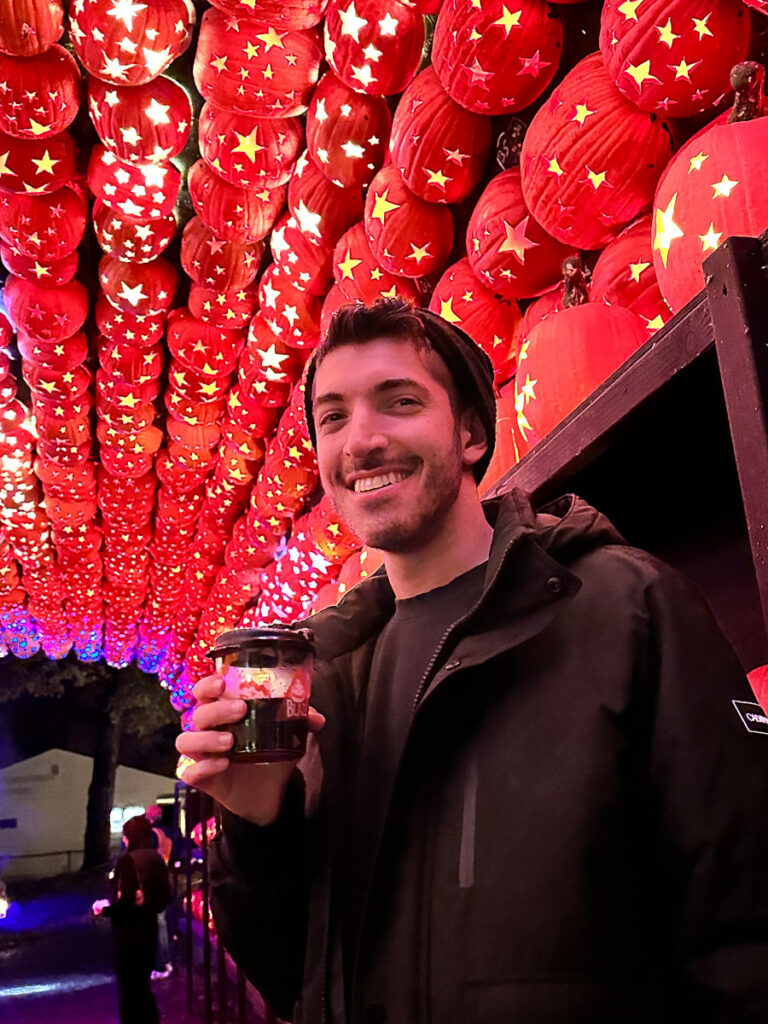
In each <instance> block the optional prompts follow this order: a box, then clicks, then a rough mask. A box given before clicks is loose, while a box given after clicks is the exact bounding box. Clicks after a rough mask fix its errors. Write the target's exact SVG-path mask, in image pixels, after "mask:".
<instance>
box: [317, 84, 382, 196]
mask: <svg viewBox="0 0 768 1024" xmlns="http://www.w3.org/2000/svg"><path fill="white" fill-rule="evenodd" d="M391 126H392V117H391V115H390V113H389V107H388V106H387V104H386V102H385V100H383V99H382V98H381V97H379V96H366V95H363V94H361V93H359V92H355V90H354V89H350V87H349V86H348V85H345V84H344V83H343V82H342V81H340V80H339V79H338V78H337V77H336V75H334V73H333V72H332V71H328V72H326V74H324V75H323V77H322V78H321V79H320V81H319V82H318V84H317V88H316V89H315V92H314V94H313V96H312V102H311V103H310V105H309V110H308V111H307V150H308V152H309V155H310V156H311V157H312V160H313V161H314V163H315V164H316V165H317V167H319V168H320V170H321V171H322V172H323V174H324V175H325V176H326V177H327V178H330V179H331V181H332V182H333V183H334V185H338V186H339V187H340V188H366V187H367V186H368V185H370V183H371V181H372V180H373V176H374V175H375V174H376V172H377V171H378V169H379V168H380V167H381V165H382V164H383V163H384V158H385V156H386V151H387V140H388V139H389V133H390V129H391Z"/></svg>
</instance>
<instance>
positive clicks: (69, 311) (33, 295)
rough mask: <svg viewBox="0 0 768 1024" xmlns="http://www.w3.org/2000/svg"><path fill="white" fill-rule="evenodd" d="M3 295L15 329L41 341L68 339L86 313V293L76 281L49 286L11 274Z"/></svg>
mask: <svg viewBox="0 0 768 1024" xmlns="http://www.w3.org/2000/svg"><path fill="white" fill-rule="evenodd" d="M3 294H4V297H5V305H6V307H7V309H8V316H9V317H10V319H11V322H12V323H13V324H14V326H15V327H16V329H17V330H20V331H24V332H25V333H26V334H28V335H29V336H30V337H31V338H40V339H41V340H42V341H63V340H64V339H65V338H71V337H72V335H73V334H76V333H77V332H78V331H79V330H80V328H81V327H82V326H83V324H84V323H85V318H86V316H87V315H88V293H87V292H86V290H85V288H83V286H82V285H81V284H80V283H79V282H78V281H70V282H69V284H63V285H60V286H59V287H57V288H52V287H50V286H47V285H45V284H40V283H34V282H32V281H22V280H21V279H20V278H18V277H14V276H13V275H11V276H9V277H8V278H7V279H6V282H5V290H4V293H3Z"/></svg>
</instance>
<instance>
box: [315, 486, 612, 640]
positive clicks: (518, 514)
mask: <svg viewBox="0 0 768 1024" xmlns="http://www.w3.org/2000/svg"><path fill="white" fill-rule="evenodd" d="M483 507H484V510H485V513H486V516H487V518H488V521H489V522H490V523H491V525H492V526H493V528H494V536H493V542H492V544H491V552H490V555H489V559H488V571H487V573H486V580H487V581H490V580H492V579H494V578H495V577H496V575H497V573H498V572H499V570H500V569H501V567H502V565H503V564H504V563H505V561H507V560H508V559H509V557H510V552H511V551H512V549H513V548H515V547H517V546H519V545H524V544H526V543H528V544H530V543H535V544H537V545H538V546H539V547H540V548H542V549H543V550H544V551H546V552H547V554H548V555H550V557H551V558H554V559H555V560H556V561H558V562H560V563H561V564H562V565H563V566H566V565H568V564H569V563H571V562H573V561H574V560H575V559H576V558H578V557H580V556H581V555H584V554H586V553H587V552H589V551H591V550H593V549H594V548H597V547H603V546H605V545H609V544H626V541H625V540H624V538H623V537H622V536H621V534H620V533H619V532H618V530H616V528H615V527H614V526H613V525H612V523H611V522H610V521H609V520H608V519H607V518H606V517H605V516H604V515H603V514H602V513H600V512H598V511H597V509H595V508H593V507H592V506H591V505H589V504H588V503H587V502H586V501H582V499H581V498H578V497H576V495H574V494H566V495H564V496H563V497H561V498H557V499H556V500H555V501H552V502H550V503H548V504H547V505H544V506H542V507H541V508H540V509H539V510H538V511H534V509H533V507H532V505H531V501H530V498H529V496H528V495H527V494H525V493H524V492H523V491H520V490H516V489H513V490H511V491H509V492H508V493H506V494H504V495H502V496H501V497H500V498H495V499H493V500H491V501H489V502H485V503H484V506H483ZM394 609H395V597H394V594H393V593H392V588H391V587H390V585H389V580H388V579H387V576H386V573H385V571H384V569H383V568H382V569H379V570H378V571H377V572H376V573H374V575H373V576H371V577H370V578H369V579H367V580H363V581H362V582H361V583H359V584H358V585H357V586H356V587H354V588H353V589H352V590H350V591H349V593H348V594H347V595H346V596H345V597H344V598H343V600H342V601H341V602H340V604H338V605H336V606H332V607H330V608H325V609H323V610H322V611H321V612H318V613H317V614H316V615H313V616H312V617H311V618H309V619H307V620H305V622H303V623H301V624H302V625H306V626H309V627H310V628H311V629H312V630H313V632H314V636H315V644H316V647H317V653H318V655H319V657H320V658H324V659H327V658H334V657H338V656H339V655H341V654H344V653H347V652H349V651H351V650H354V648H355V647H357V646H358V644H360V642H361V641H362V640H363V639H365V638H367V637H370V636H372V635H373V634H374V633H376V632H378V631H379V630H380V629H381V628H382V627H383V625H384V623H385V622H386V621H387V620H388V619H389V618H390V617H391V616H392V614H393V612H394Z"/></svg>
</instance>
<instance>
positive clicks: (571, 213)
mask: <svg viewBox="0 0 768 1024" xmlns="http://www.w3.org/2000/svg"><path fill="white" fill-rule="evenodd" d="M674 148H675V145H674V139H673V134H672V129H671V127H670V125H669V124H667V122H666V121H664V120H663V119H662V118H660V117H659V116H658V115H656V114H649V113H646V112H644V111H641V110H638V108H637V107H635V106H634V105H633V104H632V103H630V102H629V100H627V99H625V97H624V96H623V95H622V94H621V93H620V92H619V90H618V89H617V88H616V86H615V85H614V84H613V82H612V81H611V80H610V79H609V77H608V74H607V72H606V70H605V65H604V64H603V59H602V57H601V56H600V54H599V53H593V54H590V55H589V56H588V57H585V58H584V59H583V60H581V61H579V63H578V64H577V65H576V66H575V67H574V68H572V69H571V70H570V71H569V72H568V74H567V75H566V76H565V78H564V79H563V80H562V82H560V84H559V85H558V86H557V87H556V88H555V90H554V92H553V93H552V94H551V96H550V97H549V99H547V100H546V101H545V102H544V103H543V104H542V106H541V107H539V109H538V110H537V111H536V113H535V115H534V117H533V120H532V121H531V124H530V127H529V128H528V131H527V132H526V134H525V138H524V140H523V147H522V151H521V154H520V170H521V172H522V185H523V196H524V198H525V202H526V205H527V207H528V209H529V210H530V211H531V214H532V216H533V217H534V218H535V220H537V221H538V222H539V224H541V226H542V227H543V228H544V229H545V231H547V232H548V233H549V234H550V235H552V236H553V237H554V238H557V239H558V240H559V241H561V242H565V243H566V244H568V245H571V246H578V247H579V248H581V249H598V248H601V247H602V246H604V245H605V244H606V243H607V242H609V241H610V240H611V238H615V236H616V235H617V234H618V233H619V231H621V229H622V228H623V227H624V226H625V225H627V224H628V223H629V222H630V221H632V220H634V218H635V217H637V216H638V215H639V214H640V213H642V211H643V210H644V209H645V208H646V207H647V206H648V204H649V203H650V201H651V199H652V197H653V193H654V190H655V188H656V184H657V182H658V180H659V178H660V177H661V174H662V172H663V170H664V168H665V166H666V165H667V163H668V161H669V158H670V157H671V155H672V152H673V151H674Z"/></svg>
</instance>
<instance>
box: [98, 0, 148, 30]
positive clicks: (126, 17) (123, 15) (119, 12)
mask: <svg viewBox="0 0 768 1024" xmlns="http://www.w3.org/2000/svg"><path fill="white" fill-rule="evenodd" d="M146 9H147V5H146V4H137V3H134V2H133V0H115V2H114V4H113V5H112V7H111V8H110V9H109V10H108V11H107V14H108V15H109V16H110V17H111V18H116V19H119V20H120V21H122V23H123V24H124V25H125V27H126V28H127V29H128V31H129V32H133V19H134V18H135V17H136V16H137V15H138V14H139V13H140V12H141V11H146Z"/></svg>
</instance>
